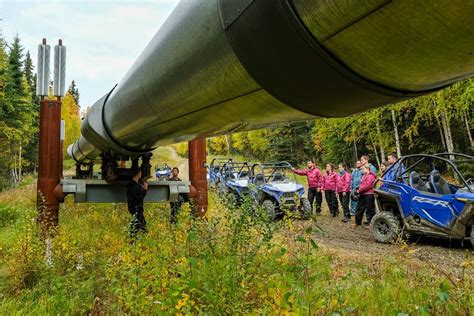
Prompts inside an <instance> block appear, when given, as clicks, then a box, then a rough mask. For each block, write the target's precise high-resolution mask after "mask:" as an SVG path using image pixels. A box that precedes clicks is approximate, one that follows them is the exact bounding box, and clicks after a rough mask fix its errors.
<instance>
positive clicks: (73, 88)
mask: <svg viewBox="0 0 474 316" xmlns="http://www.w3.org/2000/svg"><path fill="white" fill-rule="evenodd" d="M67 92H68V93H69V94H70V95H72V97H73V98H74V101H75V102H76V104H77V105H79V97H80V95H79V90H78V89H77V86H76V82H75V81H74V80H73V81H71V85H70V86H69V89H68V90H67Z"/></svg>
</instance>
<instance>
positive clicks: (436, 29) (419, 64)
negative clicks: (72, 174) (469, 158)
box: [68, 0, 474, 163]
mask: <svg viewBox="0 0 474 316" xmlns="http://www.w3.org/2000/svg"><path fill="white" fill-rule="evenodd" d="M472 16H474V2H472V1H448V0H440V1H410V0H399V1H385V0H374V1H367V2H364V3H363V4H361V2H360V1H358V0H348V1H344V2H335V1H315V0H293V1H289V0H273V1H261V0H239V1H228V0H206V1H197V0H196V1H189V0H188V1H182V2H181V3H180V4H179V5H178V6H177V8H176V9H175V10H174V11H173V13H172V14H171V16H170V17H169V18H168V19H167V21H166V22H165V24H164V25H163V26H162V27H161V29H160V30H159V31H158V33H157V34H156V35H155V37H154V38H153V39H152V41H151V42H150V43H149V44H148V46H147V47H146V48H145V50H144V51H143V53H142V54H141V55H140V57H139V58H138V59H137V61H136V62H135V63H134V65H133V66H132V67H131V69H130V70H129V71H128V73H127V74H126V75H125V77H124V78H123V79H122V80H121V81H120V82H119V83H118V85H117V86H116V87H114V89H112V91H110V92H109V93H108V94H107V95H105V96H104V97H103V98H101V99H100V100H99V101H97V102H96V103H95V104H94V106H93V107H92V109H91V111H90V113H89V115H88V116H87V117H86V118H85V119H84V121H83V123H82V126H81V136H80V139H79V140H78V141H77V142H75V143H74V144H72V145H71V146H69V148H68V153H69V155H70V156H71V157H73V158H74V159H75V160H76V161H77V162H79V163H87V162H89V161H93V160H95V159H96V158H97V157H98V155H100V154H101V153H102V152H112V153H116V154H122V155H126V156H129V157H136V156H140V155H141V154H143V153H146V152H149V151H151V150H153V149H154V148H155V147H157V146H160V145H167V144H171V143H176V142H182V141H189V140H191V139H194V138H197V137H208V136H214V135H221V134H226V133H231V132H236V131H242V130H249V129H255V128H261V127H268V126H272V125H275V124H278V123H283V122H289V121H298V120H307V119H311V118H314V117H315V116H324V117H332V116H345V115H350V114H353V113H357V112H360V111H364V110H367V109H370V108H374V107H377V106H380V105H384V104H389V103H392V102H397V101H400V100H404V99H406V98H410V97H413V96H416V95H420V94H424V93H429V92H431V91H433V89H438V88H441V87H444V86H446V85H448V84H450V83H452V82H454V81H456V80H459V79H460V78H463V77H467V76H472V75H473V73H474V58H473V55H472V47H473V45H474V32H472V29H473V28H474V19H472Z"/></svg>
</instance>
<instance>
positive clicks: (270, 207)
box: [262, 200, 276, 221]
mask: <svg viewBox="0 0 474 316" xmlns="http://www.w3.org/2000/svg"><path fill="white" fill-rule="evenodd" d="M262 208H263V210H264V211H265V213H267V216H268V219H269V220H271V221H274V220H275V218H276V213H275V205H274V204H273V202H272V201H271V200H265V201H263V203H262Z"/></svg>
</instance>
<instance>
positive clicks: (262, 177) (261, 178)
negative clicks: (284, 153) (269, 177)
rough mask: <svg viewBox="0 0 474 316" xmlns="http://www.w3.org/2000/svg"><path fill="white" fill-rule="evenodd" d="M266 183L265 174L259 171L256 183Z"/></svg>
mask: <svg viewBox="0 0 474 316" xmlns="http://www.w3.org/2000/svg"><path fill="white" fill-rule="evenodd" d="M264 183H265V178H264V176H263V174H261V173H257V174H256V175H255V179H254V184H255V185H262V184H264Z"/></svg>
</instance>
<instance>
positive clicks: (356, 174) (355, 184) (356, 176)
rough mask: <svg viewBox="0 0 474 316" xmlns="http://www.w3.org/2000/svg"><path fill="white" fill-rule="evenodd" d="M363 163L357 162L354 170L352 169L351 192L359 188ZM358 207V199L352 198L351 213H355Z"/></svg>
mask: <svg viewBox="0 0 474 316" xmlns="http://www.w3.org/2000/svg"><path fill="white" fill-rule="evenodd" d="M361 167H362V163H361V162H360V161H357V162H356V167H355V169H354V171H352V175H351V192H356V191H357V189H358V188H359V185H360V181H361V180H362V170H361ZM356 209H357V201H353V200H351V215H354V214H355V211H356Z"/></svg>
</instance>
